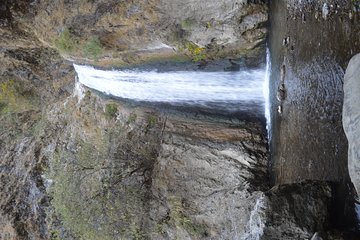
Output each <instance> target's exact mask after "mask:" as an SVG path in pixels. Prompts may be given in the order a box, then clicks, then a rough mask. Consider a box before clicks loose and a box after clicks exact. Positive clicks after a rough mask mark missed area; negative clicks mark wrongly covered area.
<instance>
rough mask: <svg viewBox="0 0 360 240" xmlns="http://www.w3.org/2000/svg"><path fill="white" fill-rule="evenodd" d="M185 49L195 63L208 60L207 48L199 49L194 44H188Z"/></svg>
mask: <svg viewBox="0 0 360 240" xmlns="http://www.w3.org/2000/svg"><path fill="white" fill-rule="evenodd" d="M185 48H186V50H187V51H188V52H189V53H190V54H191V56H192V58H193V61H194V62H199V61H202V60H205V59H206V54H205V48H202V47H199V46H198V45H196V44H195V43H192V42H186V43H185Z"/></svg>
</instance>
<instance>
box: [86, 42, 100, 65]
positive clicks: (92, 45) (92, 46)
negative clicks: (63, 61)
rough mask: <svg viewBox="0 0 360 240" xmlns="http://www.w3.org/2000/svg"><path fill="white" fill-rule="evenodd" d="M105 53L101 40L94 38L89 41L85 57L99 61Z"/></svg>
mask: <svg viewBox="0 0 360 240" xmlns="http://www.w3.org/2000/svg"><path fill="white" fill-rule="evenodd" d="M102 53H103V47H102V45H101V42H100V40H99V38H97V37H94V38H91V39H90V40H88V41H87V42H86V43H85V46H84V54H85V56H87V57H89V58H91V59H93V60H95V61H97V60H98V59H99V56H100V55H101V54H102Z"/></svg>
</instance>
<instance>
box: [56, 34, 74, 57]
mask: <svg viewBox="0 0 360 240" xmlns="http://www.w3.org/2000/svg"><path fill="white" fill-rule="evenodd" d="M55 46H56V48H57V49H58V50H59V51H60V52H63V53H71V52H72V51H73V50H74V49H75V47H76V41H75V39H74V37H73V36H72V35H71V33H70V31H69V29H67V28H66V29H65V30H64V31H63V32H62V33H61V34H60V36H59V37H58V38H57V39H56V40H55Z"/></svg>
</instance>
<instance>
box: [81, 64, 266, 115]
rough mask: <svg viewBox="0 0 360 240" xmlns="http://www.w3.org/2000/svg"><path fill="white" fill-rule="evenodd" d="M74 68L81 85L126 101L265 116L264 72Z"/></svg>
mask: <svg viewBox="0 0 360 240" xmlns="http://www.w3.org/2000/svg"><path fill="white" fill-rule="evenodd" d="M74 67H75V70H76V72H77V74H78V79H79V82H80V83H81V84H83V85H85V86H87V87H90V88H92V89H95V90H98V91H100V92H103V93H105V94H108V95H112V96H116V97H120V98H124V99H131V100H135V101H144V102H162V103H169V104H174V105H188V104H190V105H198V106H202V107H207V108H221V109H223V110H228V111H245V110H246V111H260V112H263V110H262V109H263V106H264V94H263V91H264V90H263V88H264V85H263V83H264V76H265V70H264V69H257V70H244V71H238V72H201V71H172V72H158V71H137V70H123V71H117V70H111V71H104V70H98V69H95V68H93V67H89V66H80V65H74Z"/></svg>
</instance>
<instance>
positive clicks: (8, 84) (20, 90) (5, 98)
mask: <svg viewBox="0 0 360 240" xmlns="http://www.w3.org/2000/svg"><path fill="white" fill-rule="evenodd" d="M38 106H39V99H38V98H37V96H36V95H35V93H33V92H32V90H31V89H29V88H27V87H26V86H25V85H24V84H23V82H21V81H15V80H8V81H4V82H1V83H0V113H1V114H6V113H14V112H21V111H26V110H31V109H36V108H37V107H38Z"/></svg>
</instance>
